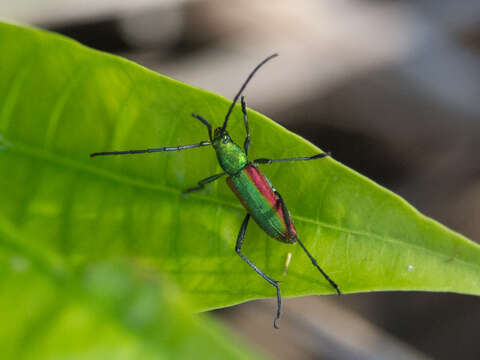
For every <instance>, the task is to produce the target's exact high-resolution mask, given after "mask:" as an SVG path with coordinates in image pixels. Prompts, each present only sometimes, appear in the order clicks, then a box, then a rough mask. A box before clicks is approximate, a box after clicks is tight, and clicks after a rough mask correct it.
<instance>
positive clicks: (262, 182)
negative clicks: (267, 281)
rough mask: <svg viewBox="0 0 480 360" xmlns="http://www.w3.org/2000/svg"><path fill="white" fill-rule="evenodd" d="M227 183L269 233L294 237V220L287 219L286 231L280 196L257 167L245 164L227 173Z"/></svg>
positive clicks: (286, 239) (291, 240)
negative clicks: (231, 173)
mask: <svg viewBox="0 0 480 360" xmlns="http://www.w3.org/2000/svg"><path fill="white" fill-rule="evenodd" d="M227 184H228V186H230V188H231V189H232V191H233V192H234V193H235V195H236V196H237V197H238V199H239V200H240V202H241V203H242V205H243V206H244V207H245V209H247V211H248V212H249V213H250V215H251V216H252V217H253V219H254V220H255V221H256V223H257V224H258V225H259V226H260V227H261V228H262V229H263V230H264V231H265V232H266V233H267V234H268V235H270V236H271V237H273V238H275V239H277V240H280V241H282V242H287V243H294V242H295V241H296V239H297V238H296V230H295V226H294V225H293V222H292V221H291V222H290V231H288V230H287V225H286V224H285V220H284V217H283V211H282V207H281V203H280V201H279V198H278V196H277V195H276V194H275V192H274V188H273V186H272V184H271V183H270V181H269V180H268V179H267V177H266V176H265V175H263V174H262V173H261V172H260V170H258V168H257V167H255V166H254V165H252V164H248V165H247V166H245V167H244V168H243V169H242V170H241V171H240V172H238V173H237V174H235V175H232V176H230V177H228V178H227Z"/></svg>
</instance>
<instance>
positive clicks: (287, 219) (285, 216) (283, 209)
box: [275, 190, 342, 295]
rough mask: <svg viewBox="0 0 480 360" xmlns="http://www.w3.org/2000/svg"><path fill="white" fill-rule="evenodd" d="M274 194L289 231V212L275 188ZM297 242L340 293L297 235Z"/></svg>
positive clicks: (335, 285)
mask: <svg viewBox="0 0 480 360" xmlns="http://www.w3.org/2000/svg"><path fill="white" fill-rule="evenodd" d="M275 194H276V195H277V196H278V200H279V201H280V204H281V206H282V213H283V220H284V221H285V224H286V225H287V230H288V231H290V224H291V223H292V219H291V218H290V213H289V212H288V210H287V207H286V206H285V202H284V201H283V198H282V196H281V195H280V194H279V193H278V191H277V190H275ZM297 242H298V243H299V244H300V246H301V247H302V249H303V251H305V253H306V254H307V256H308V257H309V258H310V261H311V262H312V264H313V266H315V267H316V268H317V269H318V271H320V273H321V274H322V275H323V277H324V278H325V279H326V280H327V281H328V282H329V283H330V285H332V287H333V288H334V289H335V291H336V292H337V294H338V295H341V294H342V293H341V292H340V288H339V287H338V285H337V284H336V283H335V281H333V280H332V279H330V277H329V276H328V275H327V273H326V272H325V271H323V270H322V268H321V267H320V266H319V265H318V263H317V260H315V258H314V257H313V256H312V255H311V254H310V252H309V251H308V250H307V248H306V247H305V245H303V243H302V242H301V241H300V239H299V238H298V236H297Z"/></svg>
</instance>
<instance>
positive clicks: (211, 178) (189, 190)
mask: <svg viewBox="0 0 480 360" xmlns="http://www.w3.org/2000/svg"><path fill="white" fill-rule="evenodd" d="M223 175H225V173H224V172H223V173H221V174H216V175H212V176H209V177H207V178H206V179H203V180H200V181H199V182H198V186H196V187H193V188H190V189H187V190H184V191H183V192H182V194H188V193H191V192H194V191H198V190H202V189H203V187H204V186H205V185H206V184H208V183H211V182H212V181H215V180H217V179H218V178H220V177H222V176H223Z"/></svg>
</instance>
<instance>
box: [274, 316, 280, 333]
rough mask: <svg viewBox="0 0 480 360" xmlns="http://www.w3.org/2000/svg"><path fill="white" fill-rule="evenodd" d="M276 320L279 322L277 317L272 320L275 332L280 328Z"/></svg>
mask: <svg viewBox="0 0 480 360" xmlns="http://www.w3.org/2000/svg"><path fill="white" fill-rule="evenodd" d="M278 320H279V318H278V317H276V318H275V319H273V327H274V328H275V329H277V330H278V329H280V327H279V326H278Z"/></svg>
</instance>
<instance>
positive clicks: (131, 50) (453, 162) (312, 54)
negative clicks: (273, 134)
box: [0, 0, 480, 359]
mask: <svg viewBox="0 0 480 360" xmlns="http://www.w3.org/2000/svg"><path fill="white" fill-rule="evenodd" d="M0 18H2V19H3V20H7V21H10V22H16V23H20V24H32V25H35V26H38V27H42V28H46V29H50V30H53V31H56V32H59V33H62V34H65V35H67V36H69V37H72V38H75V39H77V40H78V41H80V42H82V43H84V44H86V45H88V46H91V47H94V48H97V49H100V50H104V51H108V52H112V53H115V54H118V55H121V56H124V57H127V58H129V59H131V60H133V61H135V62H137V63H140V64H142V65H144V66H146V67H148V68H150V69H152V70H155V71H157V72H159V73H161V74H164V75H167V76H170V77H173V78H175V79H178V80H181V81H184V82H187V83H189V84H192V85H194V86H197V87H201V88H204V89H208V90H210V91H213V92H216V93H219V94H222V95H224V96H226V97H229V98H231V97H233V96H234V94H235V92H236V91H237V90H238V88H239V86H240V84H241V83H242V81H243V80H244V79H245V77H246V76H247V74H248V73H249V71H250V70H251V69H252V67H253V66H254V65H256V64H257V63H258V62H259V61H260V60H261V59H263V58H264V57H266V56H267V55H269V54H271V53H274V52H278V53H280V57H279V58H278V59H275V60H274V61H272V62H271V63H269V65H268V68H265V69H264V70H263V71H261V72H260V73H259V74H258V76H257V77H256V78H255V81H254V82H253V83H252V84H251V85H250V87H249V88H248V90H247V92H246V96H247V103H248V105H249V107H252V108H254V109H256V110H258V111H260V112H261V113H263V114H265V115H267V116H269V117H270V118H272V119H274V120H275V121H277V122H279V123H281V124H282V125H284V126H285V127H287V128H288V129H290V130H292V131H294V132H296V133H298V134H300V135H302V136H303V137H305V138H307V139H309V140H310V141H311V142H313V143H315V144H316V145H318V146H319V147H321V148H322V149H323V150H326V151H330V152H332V154H333V156H334V157H335V158H336V159H337V160H339V161H341V162H343V163H344V164H346V165H348V166H350V167H352V168H353V169H355V170H357V171H359V172H360V173H362V174H364V175H366V176H368V177H370V178H372V179H373V180H375V181H376V182H378V183H380V184H381V185H383V186H385V187H387V188H389V189H391V190H393V191H394V192H396V193H398V194H400V195H401V196H402V197H404V198H405V199H407V200H408V201H409V202H410V203H411V204H413V205H414V206H415V207H417V208H418V209H419V210H420V211H421V212H423V213H425V214H426V215H428V216H431V217H433V218H435V219H437V220H439V221H440V222H442V223H443V224H445V225H447V226H449V227H450V228H452V229H454V230H456V231H458V232H460V233H462V234H464V235H466V236H468V237H469V238H471V239H473V240H474V241H478V240H480V221H479V218H480V217H479V215H480V164H479V161H478V153H479V151H480V122H479V119H480V1H478V0H460V1H451V0H416V1H407V0H404V1H401V0H396V1H394V0H296V1H287V0H263V1H241V0H238V1H226V0H137V1H125V0H96V1H92V0H84V1H75V0H41V1H40V0H34V1H32V0H28V1H27V0H17V1H9V0H2V1H0ZM252 145H253V146H255V145H256V144H252ZM286 302H287V304H286V307H285V310H284V316H283V318H282V321H281V330H280V331H274V330H273V329H272V308H273V307H274V304H273V303H272V302H270V301H265V300H264V301H254V302H250V303H246V304H242V305H239V306H236V307H232V308H228V309H222V310H217V311H213V312H212V314H213V315H214V316H215V317H217V318H218V319H220V320H221V321H223V322H225V323H227V324H228V325H229V326H231V327H232V328H233V329H235V330H236V331H237V332H238V333H240V334H242V335H243V336H244V337H245V338H247V339H249V340H250V341H251V342H252V343H254V344H256V345H257V346H258V347H259V348H261V349H263V351H264V352H265V353H267V354H270V355H271V356H272V357H274V358H279V359H426V358H435V359H452V358H454V359H479V358H480V343H479V341H478V333H479V329H480V299H479V298H477V297H472V296H465V295H456V294H437V293H418V292H417V293H414V292H410V293H400V292H391V293H371V294H356V295H348V296H342V297H340V298H339V297H325V296H324V297H305V298H300V299H288V300H287V301H286Z"/></svg>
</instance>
